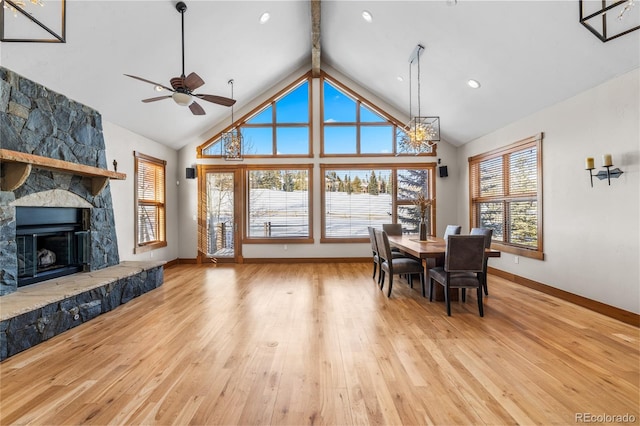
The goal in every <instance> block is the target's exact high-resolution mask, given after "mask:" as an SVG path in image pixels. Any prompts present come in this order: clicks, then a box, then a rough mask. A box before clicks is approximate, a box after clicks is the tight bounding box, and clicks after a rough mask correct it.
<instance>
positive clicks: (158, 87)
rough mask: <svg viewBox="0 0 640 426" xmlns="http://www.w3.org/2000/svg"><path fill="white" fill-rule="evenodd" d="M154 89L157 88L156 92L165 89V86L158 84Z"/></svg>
mask: <svg viewBox="0 0 640 426" xmlns="http://www.w3.org/2000/svg"><path fill="white" fill-rule="evenodd" d="M154 89H156V92H162V91H163V90H164V87H162V86H156V87H154Z"/></svg>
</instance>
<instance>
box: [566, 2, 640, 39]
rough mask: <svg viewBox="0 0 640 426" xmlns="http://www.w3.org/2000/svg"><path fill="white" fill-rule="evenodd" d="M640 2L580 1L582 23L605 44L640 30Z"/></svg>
mask: <svg viewBox="0 0 640 426" xmlns="http://www.w3.org/2000/svg"><path fill="white" fill-rule="evenodd" d="M637 1H638V0H614V1H608V2H604V1H601V2H600V1H598V2H594V1H590V0H579V1H578V2H579V4H580V23H581V24H582V25H584V27H585V28H586V29H588V30H589V31H591V33H592V34H593V35H595V36H596V37H598V39H600V41H602V42H603V43H605V42H607V41H610V40H613V39H616V38H618V37H620V36H623V35H625V34H629V33H630V32H632V31H636V30H638V29H640V10H639V9H638V8H637V7H635V8H634V6H635V5H636V2H637Z"/></svg>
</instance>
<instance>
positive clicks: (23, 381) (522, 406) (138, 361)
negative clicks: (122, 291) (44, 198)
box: [0, 263, 640, 425]
mask: <svg viewBox="0 0 640 426" xmlns="http://www.w3.org/2000/svg"><path fill="white" fill-rule="evenodd" d="M385 289H386V286H385ZM489 292H490V295H489V297H488V298H486V301H485V317H484V318H480V317H479V316H478V312H477V304H476V300H475V294H471V295H469V296H468V298H467V302H466V303H465V304H462V303H461V302H454V303H453V306H452V315H453V316H451V317H447V316H446V312H445V307H444V304H443V302H432V303H430V302H429V301H428V299H424V298H422V296H421V295H420V291H419V289H418V288H416V289H410V288H409V286H408V285H407V284H406V282H405V281H404V280H400V281H396V283H395V284H394V290H393V295H392V298H391V299H387V297H386V295H385V294H384V293H383V292H381V291H380V290H379V289H378V288H377V286H376V285H375V284H374V282H373V281H372V279H371V267H370V264H364V263H363V264H302V265H271V264H269V265H219V266H216V267H214V266H196V265H180V266H177V267H173V268H170V269H168V270H166V272H165V284H164V285H163V286H162V287H161V288H159V289H156V290H154V291H152V292H150V293H147V294H145V295H143V296H141V297H139V298H137V299H135V300H133V301H131V302H129V303H127V304H126V305H123V306H120V307H119V308H117V309H115V310H114V311H112V312H109V313H107V314H104V315H102V316H100V317H98V318H96V319H94V320H93V321H91V322H89V323H86V324H83V325H81V326H79V327H77V328H75V329H72V330H70V331H68V332H66V333H64V334H61V335H59V336H56V337H54V338H52V339H51V340H49V341H47V342H44V343H42V344H40V345H38V346H36V347H34V348H32V349H30V350H27V351H25V352H22V353H20V354H17V355H15V356H13V357H11V358H9V359H7V360H5V361H4V362H2V363H1V364H0V370H1V371H0V402H1V405H0V424H2V425H8V424H28V423H29V424H47V425H60V424H180V425H182V424H199V425H210V424H225V425H236V424H243V425H244V424H287V425H302V424H336V425H349V424H385V425H400V424H405V425H418V424H441V425H454V424H459V425H480V424H492V425H496V424H523V425H527V424H544V425H550V424H562V425H564V424H573V423H575V422H576V420H578V418H577V417H576V416H577V415H578V416H580V415H581V416H583V418H586V417H585V416H587V415H591V416H602V415H609V416H616V415H620V416H622V415H625V414H627V415H631V416H634V419H635V424H638V422H639V421H640V413H639V409H638V406H639V391H638V389H639V380H640V373H639V370H640V367H639V359H640V357H639V338H640V336H639V329H638V328H636V327H633V326H630V325H627V324H623V323H621V322H618V321H616V320H613V319H610V318H607V317H604V316H602V315H599V314H596V313H593V312H591V311H588V310H586V309H584V308H581V307H578V306H575V305H572V304H569V303H566V302H563V301H560V300H558V299H555V298H553V297H550V296H547V295H544V294H541V293H538V292H536V291H534V290H530V289H527V288H524V287H521V286H518V285H515V284H512V283H510V282H508V281H505V280H503V279H500V278H497V277H494V276H490V277H489ZM579 413H587V414H579ZM611 419H612V418H609V420H611ZM613 420H616V418H613ZM618 420H621V419H618Z"/></svg>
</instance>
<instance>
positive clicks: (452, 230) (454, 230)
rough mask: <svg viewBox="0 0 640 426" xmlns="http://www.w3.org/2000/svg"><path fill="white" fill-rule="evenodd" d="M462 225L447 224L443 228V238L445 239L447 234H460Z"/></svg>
mask: <svg viewBox="0 0 640 426" xmlns="http://www.w3.org/2000/svg"><path fill="white" fill-rule="evenodd" d="M461 230H462V227H461V226H460V225H447V228H446V229H445V230H444V237H442V238H444V239H445V240H446V239H447V237H448V236H449V235H460V231H461Z"/></svg>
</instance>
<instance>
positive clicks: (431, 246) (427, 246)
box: [388, 235, 500, 259]
mask: <svg viewBox="0 0 640 426" xmlns="http://www.w3.org/2000/svg"><path fill="white" fill-rule="evenodd" d="M388 237H389V244H390V245H392V246H393V247H397V248H399V249H400V250H402V251H403V252H405V253H409V254H410V255H412V256H415V257H418V258H420V259H428V258H437V257H442V256H444V254H445V252H446V250H447V245H446V243H445V241H444V238H439V237H428V239H427V240H426V241H420V239H419V238H418V235H388ZM486 254H487V257H500V252H499V251H498V250H493V249H487V250H486Z"/></svg>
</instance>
